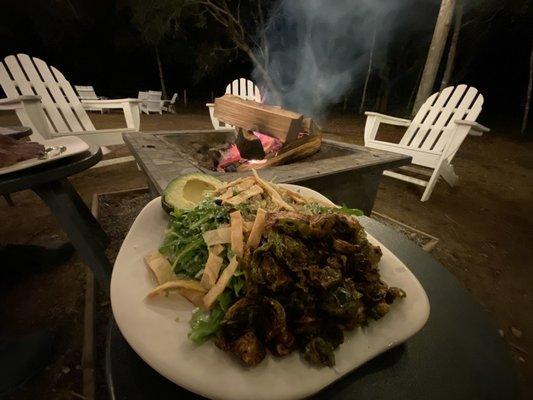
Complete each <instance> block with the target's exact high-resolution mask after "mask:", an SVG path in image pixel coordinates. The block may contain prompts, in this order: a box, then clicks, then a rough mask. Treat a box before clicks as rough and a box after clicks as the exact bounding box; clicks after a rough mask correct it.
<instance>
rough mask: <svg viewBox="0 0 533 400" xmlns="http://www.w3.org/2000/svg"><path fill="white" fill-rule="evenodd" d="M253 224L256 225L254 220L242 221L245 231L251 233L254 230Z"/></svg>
mask: <svg viewBox="0 0 533 400" xmlns="http://www.w3.org/2000/svg"><path fill="white" fill-rule="evenodd" d="M253 226H254V221H244V222H243V223H242V227H243V230H244V233H250V232H251V231H252V228H253Z"/></svg>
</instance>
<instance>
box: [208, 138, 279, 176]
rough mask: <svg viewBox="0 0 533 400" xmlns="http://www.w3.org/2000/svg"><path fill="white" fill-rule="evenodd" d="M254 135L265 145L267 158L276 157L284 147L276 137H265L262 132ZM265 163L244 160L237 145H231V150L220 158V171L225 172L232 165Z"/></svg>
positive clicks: (263, 161)
mask: <svg viewBox="0 0 533 400" xmlns="http://www.w3.org/2000/svg"><path fill="white" fill-rule="evenodd" d="M254 135H255V136H257V138H259V140H260V141H261V144H262V145H263V150H265V154H266V158H268V157H271V156H275V155H276V153H277V152H278V151H279V150H280V149H281V147H282V146H283V143H282V142H281V141H280V140H279V139H277V138H275V137H272V136H268V135H265V134H264V133H261V132H254ZM265 162H266V160H247V159H245V158H242V157H241V153H239V149H238V148H237V145H235V144H232V145H230V147H229V149H228V150H226V152H224V153H223V154H222V157H221V158H220V161H219V163H218V170H219V171H221V172H222V171H225V170H226V168H227V167H228V166H230V165H232V164H244V163H249V164H262V163H265Z"/></svg>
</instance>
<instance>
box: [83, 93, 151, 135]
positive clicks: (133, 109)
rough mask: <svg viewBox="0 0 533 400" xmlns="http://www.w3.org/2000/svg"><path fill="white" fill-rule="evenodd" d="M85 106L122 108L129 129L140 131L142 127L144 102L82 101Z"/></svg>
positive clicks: (130, 99)
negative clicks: (142, 104)
mask: <svg viewBox="0 0 533 400" xmlns="http://www.w3.org/2000/svg"><path fill="white" fill-rule="evenodd" d="M81 103H82V104H83V105H87V106H89V107H99V108H110V109H118V108H122V110H123V111H124V117H125V118H126V125H127V127H128V128H132V129H135V130H136V131H138V130H139V128H140V126H141V116H140V110H139V106H140V105H141V103H142V100H139V99H132V98H127V99H107V100H82V101H81Z"/></svg>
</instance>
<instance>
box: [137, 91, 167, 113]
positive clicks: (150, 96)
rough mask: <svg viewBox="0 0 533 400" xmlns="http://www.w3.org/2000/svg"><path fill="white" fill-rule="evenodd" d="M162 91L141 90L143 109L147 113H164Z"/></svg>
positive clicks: (140, 97) (140, 98)
mask: <svg viewBox="0 0 533 400" xmlns="http://www.w3.org/2000/svg"><path fill="white" fill-rule="evenodd" d="M161 95H162V93H161V92H160V91H155V90H149V91H147V92H139V100H141V101H142V104H141V111H142V112H143V113H145V114H150V113H151V112H152V113H159V114H163V104H164V103H165V101H164V100H161Z"/></svg>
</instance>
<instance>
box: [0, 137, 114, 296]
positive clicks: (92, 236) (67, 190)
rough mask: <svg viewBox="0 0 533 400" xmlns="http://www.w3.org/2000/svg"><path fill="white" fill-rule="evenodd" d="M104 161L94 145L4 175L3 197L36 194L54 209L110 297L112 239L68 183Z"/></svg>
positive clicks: (1, 180) (0, 177)
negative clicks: (109, 249)
mask: <svg viewBox="0 0 533 400" xmlns="http://www.w3.org/2000/svg"><path fill="white" fill-rule="evenodd" d="M101 159H102V151H101V149H100V147H99V146H95V145H91V146H90V147H89V150H87V151H85V152H83V153H80V154H76V155H72V156H70V157H65V158H61V159H58V160H55V161H50V162H48V163H46V164H42V165H36V166H33V167H30V168H26V169H23V170H20V171H15V172H12V173H9V174H4V175H0V194H4V195H8V194H10V193H13V192H18V191H20V190H25V189H31V190H33V191H34V192H35V193H36V194H37V195H38V196H39V197H40V198H41V199H42V200H43V201H44V202H45V203H46V205H47V206H48V207H49V208H50V210H51V211H52V213H53V214H54V217H55V218H56V220H57V222H58V223H59V226H60V227H61V229H62V230H63V231H64V232H65V233H66V234H67V236H68V237H69V239H70V241H71V242H72V244H73V245H74V247H75V248H76V250H77V251H78V253H79V254H80V257H81V259H82V261H83V262H84V263H85V264H86V265H87V266H88V267H89V268H91V270H92V271H93V273H94V275H95V278H96V279H97V280H98V283H99V284H100V288H101V289H102V290H103V291H104V292H106V293H109V283H110V280H111V265H110V263H109V260H108V259H107V257H106V255H105V249H106V247H107V245H108V244H109V238H108V237H107V235H106V233H105V232H104V231H103V229H102V228H101V226H100V224H99V223H98V221H96V219H95V218H94V216H93V215H92V214H91V211H90V210H89V209H88V208H87V205H86V204H85V203H84V202H83V199H82V198H81V197H80V195H79V194H78V193H77V192H76V189H75V188H74V187H73V186H72V184H71V183H70V181H69V180H68V177H69V176H71V175H74V174H76V173H78V172H81V171H84V170H86V169H88V168H90V167H92V166H93V165H95V164H97V163H98V162H99V161H100V160H101Z"/></svg>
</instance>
